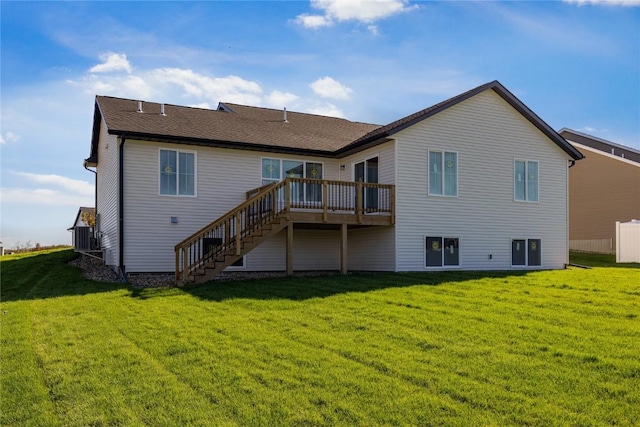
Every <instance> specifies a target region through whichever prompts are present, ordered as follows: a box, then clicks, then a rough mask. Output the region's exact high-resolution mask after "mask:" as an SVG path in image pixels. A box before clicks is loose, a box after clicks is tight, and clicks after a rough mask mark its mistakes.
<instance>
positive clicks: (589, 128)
mask: <svg viewBox="0 0 640 427" xmlns="http://www.w3.org/2000/svg"><path fill="white" fill-rule="evenodd" d="M578 130H580V131H582V132H586V133H589V134H592V135H593V134H600V133H607V132H609V129H598V128H594V127H593V126H583V127H581V128H580V129H578Z"/></svg>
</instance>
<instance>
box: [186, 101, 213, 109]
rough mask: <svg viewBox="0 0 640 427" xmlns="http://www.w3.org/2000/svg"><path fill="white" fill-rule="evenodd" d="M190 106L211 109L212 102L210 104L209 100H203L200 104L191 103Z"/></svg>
mask: <svg viewBox="0 0 640 427" xmlns="http://www.w3.org/2000/svg"><path fill="white" fill-rule="evenodd" d="M188 106H189V107H192V108H204V109H207V110H210V109H211V104H209V103H208V102H201V103H199V104H189V105H188Z"/></svg>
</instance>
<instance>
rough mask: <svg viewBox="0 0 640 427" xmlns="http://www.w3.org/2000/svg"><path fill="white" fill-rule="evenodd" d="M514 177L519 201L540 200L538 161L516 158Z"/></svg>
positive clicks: (516, 195)
mask: <svg viewBox="0 0 640 427" xmlns="http://www.w3.org/2000/svg"><path fill="white" fill-rule="evenodd" d="M513 179H514V197H515V199H516V200H517V201H526V202H537V201H538V162H533V161H530V160H516V161H515V167H514V176H513Z"/></svg>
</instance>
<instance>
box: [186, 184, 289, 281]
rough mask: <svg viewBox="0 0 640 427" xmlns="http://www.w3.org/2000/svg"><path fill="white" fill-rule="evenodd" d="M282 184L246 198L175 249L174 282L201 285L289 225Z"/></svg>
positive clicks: (271, 185)
mask: <svg viewBox="0 0 640 427" xmlns="http://www.w3.org/2000/svg"><path fill="white" fill-rule="evenodd" d="M285 184H286V183H285V181H282V182H279V183H277V184H276V183H273V184H269V185H266V186H264V187H261V188H259V189H257V190H255V191H253V192H251V194H249V193H247V194H248V196H249V198H248V199H247V200H245V201H244V202H242V203H241V204H239V205H238V206H236V207H235V208H233V209H232V210H230V211H229V212H227V213H226V214H224V215H223V216H221V217H220V218H218V219H217V220H215V221H214V222H212V223H211V224H209V225H207V226H206V227H204V228H202V229H201V230H199V231H198V232H196V233H194V234H193V235H192V236H190V237H188V238H186V239H185V240H183V241H182V242H180V243H178V244H177V245H176V246H175V253H176V269H175V271H176V283H177V284H178V286H183V285H185V284H188V283H204V282H207V281H209V280H211V279H213V277H215V276H216V275H217V274H219V273H221V272H222V271H223V270H224V269H225V268H227V267H229V266H230V265H231V264H233V263H234V262H236V261H238V260H239V259H241V258H242V257H243V256H244V255H246V254H247V253H249V252H250V251H252V250H253V249H255V248H256V247H258V246H259V245H260V244H262V243H263V242H264V241H265V240H267V239H269V238H271V237H273V236H275V235H276V234H277V233H279V232H280V231H282V230H283V229H284V228H286V227H287V226H288V225H289V219H288V216H287V212H288V210H289V209H288V203H286V202H285V200H287V197H286V195H285V193H287V192H288V190H287V188H289V187H288V186H287V185H285Z"/></svg>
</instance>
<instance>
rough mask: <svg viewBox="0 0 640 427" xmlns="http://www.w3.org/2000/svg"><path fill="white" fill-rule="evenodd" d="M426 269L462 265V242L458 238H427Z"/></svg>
mask: <svg viewBox="0 0 640 427" xmlns="http://www.w3.org/2000/svg"><path fill="white" fill-rule="evenodd" d="M425 240H426V242H425V243H426V263H425V265H426V267H443V266H444V267H451V266H459V265H460V240H459V239H458V238H457V237H426V238H425Z"/></svg>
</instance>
